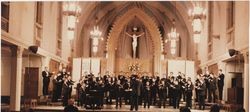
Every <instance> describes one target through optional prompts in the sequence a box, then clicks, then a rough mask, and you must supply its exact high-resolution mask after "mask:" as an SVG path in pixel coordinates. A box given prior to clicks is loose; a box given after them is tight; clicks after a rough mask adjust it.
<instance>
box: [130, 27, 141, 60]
mask: <svg viewBox="0 0 250 112" xmlns="http://www.w3.org/2000/svg"><path fill="white" fill-rule="evenodd" d="M133 30H134V31H136V30H137V28H136V27H134V28H133ZM126 34H127V35H128V36H130V37H132V39H133V42H132V47H133V58H135V55H136V47H137V38H138V37H140V36H142V35H143V34H144V32H143V33H141V34H140V35H136V34H132V35H130V34H128V33H127V32H126Z"/></svg>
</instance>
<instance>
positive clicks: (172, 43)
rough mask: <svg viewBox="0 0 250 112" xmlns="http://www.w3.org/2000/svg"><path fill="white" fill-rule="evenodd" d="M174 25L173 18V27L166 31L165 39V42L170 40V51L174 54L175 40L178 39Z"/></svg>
mask: <svg viewBox="0 0 250 112" xmlns="http://www.w3.org/2000/svg"><path fill="white" fill-rule="evenodd" d="M174 26H175V20H174V19H173V27H172V28H171V30H170V32H169V33H168V38H167V39H166V40H165V43H167V42H168V41H170V53H171V54H172V55H174V54H175V53H176V46H177V45H176V42H177V41H178V40H179V36H180V34H179V33H177V31H176V28H175V27H174Z"/></svg>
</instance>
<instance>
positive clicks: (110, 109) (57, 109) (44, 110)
mask: <svg viewBox="0 0 250 112" xmlns="http://www.w3.org/2000/svg"><path fill="white" fill-rule="evenodd" d="M31 109H32V110H33V112H61V111H63V109H64V107H63V106H37V107H33V108H31ZM78 109H79V111H80V112H88V111H96V112H100V111H101V112H116V111H119V112H129V111H130V105H123V106H122V108H118V109H116V108H115V105H104V108H103V109H96V110H92V109H85V108H81V107H78ZM138 111H139V112H179V109H173V107H172V106H167V107H166V108H163V107H162V108H158V107H156V106H151V107H150V108H149V109H147V108H143V106H139V109H138ZM191 111H192V112H209V109H208V108H207V109H206V110H197V109H191ZM221 112H226V111H224V110H222V111H221Z"/></svg>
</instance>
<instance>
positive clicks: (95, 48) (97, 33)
mask: <svg viewBox="0 0 250 112" xmlns="http://www.w3.org/2000/svg"><path fill="white" fill-rule="evenodd" d="M96 12H97V8H96V11H95V25H94V28H93V30H91V31H90V36H91V38H92V39H93V41H92V50H93V52H94V53H96V52H97V51H98V45H99V39H101V40H103V38H102V37H101V35H102V32H101V31H100V30H99V26H98V25H97V20H98V17H97V15H96Z"/></svg>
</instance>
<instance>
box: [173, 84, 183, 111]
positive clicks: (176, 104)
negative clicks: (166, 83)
mask: <svg viewBox="0 0 250 112" xmlns="http://www.w3.org/2000/svg"><path fill="white" fill-rule="evenodd" d="M172 86H173V107H174V108H175V109H176V108H179V104H180V100H179V99H180V93H181V86H180V84H179V82H178V80H175V81H174V85H172Z"/></svg>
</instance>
